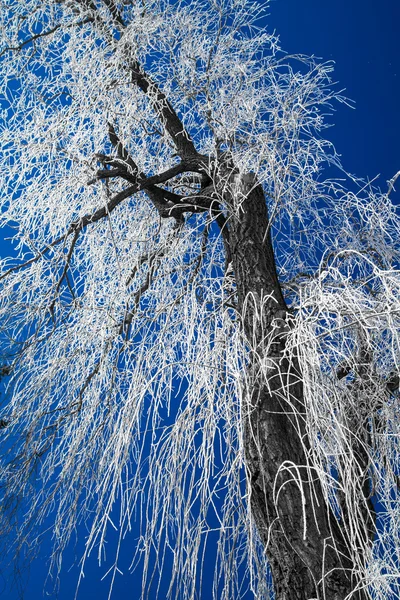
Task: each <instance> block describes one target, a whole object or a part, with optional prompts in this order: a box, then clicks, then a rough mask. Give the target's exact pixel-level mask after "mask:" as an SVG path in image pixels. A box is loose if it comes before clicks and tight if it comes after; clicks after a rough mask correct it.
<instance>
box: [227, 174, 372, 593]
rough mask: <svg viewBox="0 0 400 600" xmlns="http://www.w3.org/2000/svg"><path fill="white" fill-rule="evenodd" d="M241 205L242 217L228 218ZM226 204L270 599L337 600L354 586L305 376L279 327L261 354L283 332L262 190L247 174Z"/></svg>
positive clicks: (254, 501) (256, 509) (250, 457)
mask: <svg viewBox="0 0 400 600" xmlns="http://www.w3.org/2000/svg"><path fill="white" fill-rule="evenodd" d="M238 201H240V205H241V206H240V209H238V208H237V207H236V209H235V202H236V203H238ZM230 202H231V210H232V214H230V215H229V236H230V238H229V241H230V249H231V254H232V262H233V268H234V271H235V276H236V282H237V292H238V301H239V307H240V309H241V312H242V318H243V327H244V331H245V334H246V337H247V339H248V341H249V344H250V346H251V348H252V352H251V358H250V364H249V365H248V380H249V381H250V388H251V389H250V391H249V390H248V393H247V400H246V406H244V407H243V412H244V415H245V419H246V421H245V427H244V447H245V457H246V463H247V469H248V475H249V481H250V484H251V490H250V491H251V508H252V513H253V517H254V520H255V523H256V526H257V529H258V532H259V535H260V537H261V540H262V542H263V544H264V547H265V552H266V555H267V557H268V560H269V563H270V566H271V571H272V577H273V583H274V588H275V598H276V600H294V599H298V600H310V599H315V598H318V599H324V600H344V599H345V598H346V597H347V596H348V594H350V593H351V592H352V591H353V590H354V588H355V586H356V583H357V581H356V579H355V577H354V574H353V573H352V571H353V564H352V561H351V559H350V558H349V553H348V551H347V548H346V544H345V540H344V537H343V535H342V533H341V529H340V526H339V524H338V522H337V520H336V519H335V517H334V515H333V514H332V511H331V509H330V507H329V506H328V505H327V504H326V502H325V501H324V498H323V495H322V492H321V487H320V483H319V479H318V476H317V474H316V473H313V470H312V468H311V467H310V466H309V467H308V468H307V460H306V452H307V449H308V448H309V441H308V439H307V435H306V430H305V407H304V402H303V386H302V377H301V373H300V371H299V367H298V363H297V360H296V356H292V357H290V360H289V359H288V358H284V357H283V352H284V344H285V340H284V337H285V336H284V332H285V329H284V325H283V326H282V333H281V334H279V331H278V330H276V329H275V330H274V331H275V332H276V331H278V335H277V337H276V339H275V341H274V343H273V344H270V345H269V346H268V348H267V347H266V337H267V334H268V333H269V332H270V331H271V325H272V321H273V319H274V318H276V317H279V318H280V319H281V323H282V324H284V323H285V321H284V318H285V315H286V312H287V307H286V305H285V301H284V298H283V295H282V292H281V289H280V286H279V282H278V277H277V273H276V267H275V260H274V254H273V249H272V244H271V238H270V234H269V226H268V214H267V209H266V203H265V197H264V193H263V189H262V187H261V186H259V185H257V182H256V181H255V178H254V177H253V176H251V175H245V176H242V177H241V179H240V181H239V182H238V176H236V184H235V189H234V190H233V191H232V197H231V200H230ZM278 322H279V321H278ZM286 327H287V325H286ZM286 331H287V330H286ZM265 361H269V362H268V368H267V369H266V367H265ZM261 362H263V363H264V368H263V372H261V370H260V365H261ZM265 373H267V377H266V376H265ZM302 415H304V419H303V418H302ZM351 597H352V598H353V599H357V600H364V599H366V598H368V597H369V595H368V594H367V593H366V592H365V593H364V592H356V593H354V594H353V595H352V596H351Z"/></svg>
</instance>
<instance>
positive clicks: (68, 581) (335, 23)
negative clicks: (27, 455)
mask: <svg viewBox="0 0 400 600" xmlns="http://www.w3.org/2000/svg"><path fill="white" fill-rule="evenodd" d="M269 12H270V17H269V19H268V20H267V24H268V27H269V28H270V29H275V30H276V32H277V33H278V34H279V35H280V38H281V43H282V47H283V48H284V49H285V50H286V51H287V52H289V53H295V52H296V53H304V54H314V55H315V56H318V57H321V58H322V59H324V60H333V61H335V63H336V68H335V80H336V81H338V85H339V88H340V89H342V88H345V90H346V91H345V95H346V96H347V97H349V98H350V99H352V100H353V101H354V103H355V104H354V106H355V110H352V109H350V108H348V107H346V106H345V105H338V106H337V111H336V113H335V114H333V115H332V117H331V119H330V120H331V122H332V124H334V126H333V127H332V128H331V129H330V130H329V132H327V136H328V137H329V139H330V140H331V141H333V142H334V144H335V146H336V149H337V151H338V152H339V153H340V154H341V156H342V162H343V165H344V167H345V168H346V169H347V170H348V171H350V172H351V173H354V174H357V175H358V176H361V177H369V178H370V179H372V178H374V177H375V176H377V175H379V179H378V180H377V183H379V185H381V187H383V188H385V187H386V182H387V180H388V179H390V178H391V177H392V176H393V175H394V174H395V173H396V172H397V171H398V170H400V151H399V142H400V113H399V110H398V104H399V97H400V45H399V23H400V2H399V1H398V0H380V1H379V2H376V0H335V2H328V1H327V0H274V1H272V2H271V5H270V9H269ZM398 188H399V191H398V192H397V193H396V194H394V195H393V199H394V200H395V201H396V202H397V203H399V204H400V184H398ZM3 251H4V250H3ZM81 533H82V534H83V536H84V532H81ZM133 543H134V539H133V537H132V539H130V540H127V543H126V545H125V546H124V548H125V549H126V552H127V555H129V556H131V555H132V548H131V545H132V544H133ZM75 550H76V555H78V554H79V547H77V548H76V549H74V548H72V549H71V550H70V551H69V552H68V553H67V555H66V556H65V560H64V563H63V564H64V565H65V568H63V571H62V576H61V581H60V592H59V595H58V598H59V600H72V599H73V598H74V591H75V586H76V578H77V570H76V569H72V570H71V571H69V570H68V567H70V565H71V564H72V562H73V560H74V556H75ZM48 551H49V546H47V544H46V545H45V546H44V548H43V552H42V554H41V555H40V557H39V558H38V559H37V560H35V561H34V562H33V563H32V564H31V566H30V569H29V571H28V570H27V571H23V572H22V574H21V579H22V581H23V582H25V583H26V590H25V598H27V599H28V600H37V599H39V598H43V585H44V580H45V577H46V554H47V552H48ZM111 552H112V551H111ZM211 562H212V561H210V563H211ZM128 564H129V562H127V564H126V566H128ZM209 567H210V568H211V567H212V564H210V565H209ZM85 573H86V577H85V580H84V581H83V583H82V586H81V588H80V592H79V594H78V600H80V599H83V598H92V597H95V598H96V599H97V600H105V599H106V598H107V597H108V581H105V582H101V581H100V578H101V575H102V574H104V570H101V571H100V570H99V569H98V568H97V564H96V560H95V557H93V559H91V560H89V562H88V564H87V568H86V570H85ZM28 574H29V575H30V576H29V580H28ZM3 575H4V577H5V578H6V579H8V580H9V579H10V573H9V572H8V571H7V570H5V571H4V572H3ZM210 576H211V573H210ZM3 583H4V588H3ZM6 588H7V589H6ZM139 588H140V573H138V572H137V573H136V574H134V575H132V576H130V575H124V576H119V577H118V578H117V580H116V584H115V588H114V594H113V599H114V600H120V599H122V598H124V600H125V599H128V598H129V599H131V600H137V598H138V597H139ZM45 597H49V596H45ZM161 597H162V593H161ZM3 598H4V599H6V600H16V598H18V594H17V590H16V589H15V588H14V589H13V590H12V591H10V590H9V588H8V586H7V585H6V582H5V581H2V580H1V577H0V599H3ZM150 600H152V598H151V597H150ZM200 600H209V597H208V596H206V595H204V596H203V597H202V598H201V599H200Z"/></svg>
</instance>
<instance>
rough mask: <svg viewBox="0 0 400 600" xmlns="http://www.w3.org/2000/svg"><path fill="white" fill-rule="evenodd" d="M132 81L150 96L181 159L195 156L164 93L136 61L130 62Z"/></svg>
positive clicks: (194, 151)
mask: <svg viewBox="0 0 400 600" xmlns="http://www.w3.org/2000/svg"><path fill="white" fill-rule="evenodd" d="M131 73H132V81H133V82H134V83H136V85H137V86H138V87H139V88H140V89H141V90H142V91H143V92H144V93H145V94H146V95H147V96H148V97H149V98H150V100H151V102H152V104H153V107H154V109H155V111H156V113H157V115H158V117H159V118H160V119H161V122H162V123H163V125H164V127H165V129H166V130H167V132H168V133H169V135H170V136H171V138H172V141H173V142H174V145H175V148H176V151H177V153H178V154H179V156H180V157H181V158H182V160H185V158H186V157H188V156H196V155H197V150H196V148H195V146H194V144H193V141H192V139H191V138H190V135H189V133H188V132H187V131H186V129H185V128H184V126H183V123H182V121H181V120H180V118H179V117H178V115H177V114H176V112H175V111H174V109H173V108H172V106H171V104H170V103H169V102H168V100H167V97H166V95H165V94H164V92H162V91H161V90H160V89H159V87H158V86H157V84H156V83H154V81H152V80H151V79H150V77H149V76H148V75H147V74H146V73H145V72H144V71H143V70H142V69H141V68H140V65H139V63H138V62H137V61H134V62H133V63H132V64H131Z"/></svg>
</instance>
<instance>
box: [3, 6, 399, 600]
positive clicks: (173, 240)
mask: <svg viewBox="0 0 400 600" xmlns="http://www.w3.org/2000/svg"><path fill="white" fill-rule="evenodd" d="M262 14H263V9H262V7H260V6H258V5H257V4H255V3H253V2H249V3H247V4H244V5H243V4H242V3H238V2H236V1H235V0H220V1H218V2H214V1H212V0H210V1H206V0H204V1H203V0H193V1H191V2H190V3H188V2H171V3H168V2H164V1H161V0H154V1H149V2H142V3H130V2H125V1H124V2H123V1H121V2H114V1H113V0H98V1H96V0H83V1H81V2H78V1H75V0H67V1H65V2H64V1H47V2H38V1H37V0H33V1H32V2H26V1H23V2H22V1H21V0H15V1H14V0H8V1H7V2H6V3H5V7H4V9H3V11H2V14H1V18H2V40H3V49H2V62H1V69H2V76H3V80H4V86H3V94H4V100H3V107H4V108H3V113H4V117H5V124H4V126H3V128H2V130H1V138H2V139H1V141H2V148H3V149H2V153H1V157H0V158H1V174H2V179H1V181H2V189H3V193H2V198H3V200H2V202H3V208H2V219H3V221H2V223H3V224H5V225H8V226H11V227H13V228H15V233H14V241H15V244H16V247H17V251H18V252H17V257H16V258H14V259H6V260H3V261H2V263H1V275H0V279H1V286H2V290H1V292H2V293H1V309H0V311H1V335H2V338H1V344H2V356H3V361H4V365H3V374H4V375H5V376H6V377H7V390H8V396H7V401H6V402H5V403H4V406H3V409H2V413H1V415H0V417H1V441H2V444H3V448H4V452H3V453H2V454H3V459H2V463H1V477H2V506H3V511H2V513H1V521H2V522H1V527H2V530H3V532H4V533H5V534H6V533H7V532H8V531H9V530H11V529H12V531H13V535H14V538H15V539H16V542H15V551H16V552H18V550H19V549H20V548H22V547H23V546H24V544H25V542H26V540H27V539H31V540H33V541H35V540H38V538H37V537H35V536H37V527H38V526H39V525H40V523H41V522H42V521H43V519H45V518H47V516H48V515H49V514H52V515H53V520H54V521H53V522H54V530H53V532H54V539H55V550H54V555H53V556H54V563H55V568H57V565H58V564H59V560H58V559H59V555H60V553H62V551H63V549H64V548H65V546H66V544H67V543H68V540H69V539H70V537H71V534H72V532H73V531H74V529H75V527H76V523H77V522H85V523H89V525H88V527H89V535H88V539H87V542H86V550H85V555H84V557H83V558H84V559H85V558H86V557H87V556H88V554H89V553H90V552H91V551H93V550H94V548H95V547H98V548H99V556H100V557H101V556H102V552H103V550H104V543H105V538H106V533H107V528H108V527H109V525H110V523H111V519H112V518H113V514H112V510H113V506H114V504H115V502H116V499H117V498H118V499H119V507H120V515H119V527H120V531H121V536H122V535H123V534H124V532H125V531H126V530H127V529H129V527H130V523H131V521H132V520H133V519H134V517H135V514H134V513H135V512H136V513H137V515H136V516H137V517H138V518H139V520H140V517H141V515H142V519H141V527H142V530H141V537H140V540H139V543H138V548H137V556H138V557H139V556H140V557H141V559H142V561H143V563H142V565H143V572H144V577H143V581H144V583H143V589H144V591H146V589H148V586H149V585H151V579H152V573H151V570H150V569H149V564H151V559H152V557H153V558H154V556H155V560H156V567H157V568H159V569H160V570H162V568H163V564H164V560H165V556H166V555H167V554H168V553H171V555H172V560H173V566H172V580H171V588H170V592H171V594H172V595H174V594H175V595H178V594H181V595H182V597H183V598H193V597H194V595H195V588H196V585H197V584H198V578H199V573H198V571H199V570H201V556H202V552H204V548H205V544H206V540H207V536H208V535H209V533H210V531H211V529H212V528H213V525H212V523H215V522H217V523H218V528H219V532H220V533H219V535H220V537H219V555H218V563H217V564H218V569H217V571H216V573H217V574H216V578H215V585H214V589H215V593H216V594H218V597H219V598H226V599H228V598H229V599H230V598H234V597H238V596H240V592H241V589H242V587H241V586H242V582H241V581H240V578H239V575H238V569H239V566H240V564H242V563H243V561H246V562H247V565H248V575H249V581H250V585H251V587H252V589H253V591H254V594H255V596H256V597H257V598H269V597H271V594H272V591H271V589H270V585H269V580H268V577H267V572H266V569H267V562H268V564H269V568H270V571H271V574H272V579H273V583H274V591H275V598H276V599H277V600H288V599H292V598H294V597H296V598H299V599H300V600H301V599H304V600H305V599H308V600H310V599H311V598H324V599H327V600H339V599H343V598H350V597H351V598H357V599H358V600H364V599H367V598H370V597H382V598H387V597H389V596H390V594H391V593H394V594H395V593H396V592H398V591H399V590H398V587H399V586H398V581H397V580H398V561H397V558H396V557H397V552H398V539H399V535H398V534H399V525H398V523H400V519H399V516H400V515H399V508H398V502H397V496H398V490H397V483H398V464H399V451H398V445H399V444H398V435H399V426H398V400H399V398H398V377H399V360H400V356H399V339H398V331H399V311H400V303H399V297H400V295H399V290H400V277H399V270H398V266H399V243H398V240H399V239H400V236H399V223H398V217H397V215H396V211H395V208H394V206H393V205H392V203H391V200H390V192H391V191H392V189H393V186H394V184H395V180H396V177H394V178H393V180H392V181H391V182H390V185H389V190H388V191H387V192H386V193H382V192H380V191H379V190H376V189H374V188H373V187H372V186H371V185H359V186H358V189H356V188H354V185H356V184H358V183H359V182H357V181H353V182H351V181H350V182H349V184H348V185H347V183H346V186H347V187H345V185H344V182H343V179H342V180H338V179H335V178H334V177H335V174H336V173H338V172H339V173H340V175H341V177H343V176H344V173H343V171H342V170H341V165H340V162H339V159H338V156H337V155H336V153H335V151H334V148H333V147H332V146H331V145H330V144H329V143H328V142H327V141H326V140H324V138H323V137H322V134H323V130H324V127H325V126H326V125H325V113H326V112H327V111H329V110H330V107H331V104H332V103H333V102H335V101H342V102H343V101H345V99H344V98H343V97H342V96H341V95H340V94H339V93H337V92H335V91H334V88H333V86H332V82H331V72H332V65H331V64H329V63H318V62H317V61H315V60H314V59H311V58H306V57H304V56H293V57H288V56H285V55H284V54H283V53H282V52H281V51H280V49H279V46H278V40H277V39H276V38H275V37H274V36H273V35H270V34H268V33H266V32H265V31H264V30H262V29H259V28H258V22H259V19H260V17H261V16H262ZM324 173H328V178H326V176H324ZM354 189H356V191H351V190H354ZM221 494H222V495H223V501H222V502H221V501H220V500H219V497H220V495H221ZM376 499H379V503H380V507H381V508H380V511H379V514H380V517H381V523H380V524H379V527H377V525H376V514H375V504H374V503H375V502H376ZM21 505H22V507H23V510H21ZM19 514H23V515H24V518H23V519H22V520H20V519H19V518H17V517H16V516H15V515H19ZM143 515H144V516H143ZM135 558H137V557H135ZM117 569H118V561H117V558H116V560H115V565H114V573H115V572H116V571H117Z"/></svg>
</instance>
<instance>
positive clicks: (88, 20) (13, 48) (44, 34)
mask: <svg viewBox="0 0 400 600" xmlns="http://www.w3.org/2000/svg"><path fill="white" fill-rule="evenodd" d="M93 21H94V18H93V17H87V18H86V19H83V20H82V21H78V22H76V23H59V24H58V25H55V26H54V27H52V28H51V29H48V30H47V31H42V32H41V33H36V34H35V35H32V36H31V37H30V38H28V39H26V40H24V41H23V42H21V43H20V44H19V46H7V47H6V48H4V50H2V51H1V52H0V57H2V56H3V55H4V54H5V53H6V52H11V51H19V50H22V48H24V47H25V46H27V45H28V44H31V43H32V42H34V41H35V40H37V39H39V38H44V37H47V36H49V35H51V34H52V33H55V32H56V31H57V29H60V28H61V27H62V28H63V29H67V28H69V27H81V26H82V25H86V23H93Z"/></svg>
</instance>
